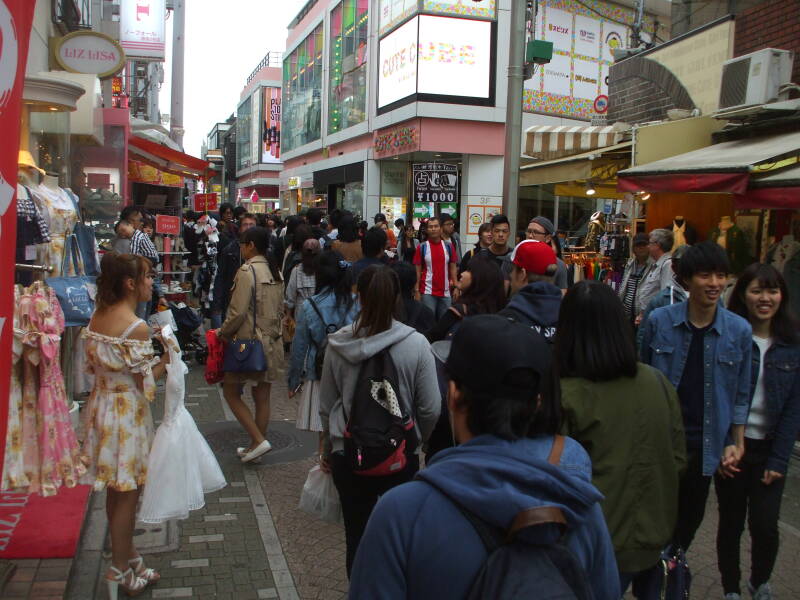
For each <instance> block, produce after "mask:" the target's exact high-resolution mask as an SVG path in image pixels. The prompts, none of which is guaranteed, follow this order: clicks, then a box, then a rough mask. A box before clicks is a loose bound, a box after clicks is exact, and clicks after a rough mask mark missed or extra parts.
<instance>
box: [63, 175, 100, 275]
mask: <svg viewBox="0 0 800 600" xmlns="http://www.w3.org/2000/svg"><path fill="white" fill-rule="evenodd" d="M67 194H68V195H69V197H70V199H71V200H72V205H73V206H74V207H75V212H76V213H77V215H78V222H77V223H75V227H74V228H73V230H72V233H73V235H74V236H75V239H76V241H77V244H78V248H79V249H80V252H81V259H82V260H83V267H84V273H85V274H86V275H89V276H90V277H95V276H97V275H100V265H99V263H98V262H97V250H96V248H95V246H96V245H97V237H96V236H95V230H94V227H92V226H90V225H86V224H85V223H84V222H83V216H82V215H81V209H80V207H79V206H78V199H77V196H75V194H73V193H72V192H71V191H69V190H67Z"/></svg>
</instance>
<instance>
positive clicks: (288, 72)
mask: <svg viewBox="0 0 800 600" xmlns="http://www.w3.org/2000/svg"><path fill="white" fill-rule="evenodd" d="M322 43H323V34H322V24H320V25H319V27H317V28H316V29H315V30H314V31H313V32H312V33H311V35H309V36H308V37H307V38H306V39H305V40H303V41H302V42H300V45H299V46H297V48H295V49H294V50H293V51H292V53H291V54H290V55H289V56H287V57H286V58H285V59H284V60H283V107H282V112H283V114H282V119H281V123H282V124H281V143H282V144H283V150H284V152H286V151H289V150H294V149H295V148H299V147H300V146H302V145H303V144H308V143H309V142H313V141H315V140H318V139H319V137H320V125H321V120H322V119H321V118H322Z"/></svg>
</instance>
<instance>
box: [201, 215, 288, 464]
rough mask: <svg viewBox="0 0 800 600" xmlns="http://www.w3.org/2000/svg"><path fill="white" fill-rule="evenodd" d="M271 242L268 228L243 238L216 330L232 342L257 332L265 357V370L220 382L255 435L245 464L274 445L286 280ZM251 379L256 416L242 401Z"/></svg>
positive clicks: (244, 454)
mask: <svg viewBox="0 0 800 600" xmlns="http://www.w3.org/2000/svg"><path fill="white" fill-rule="evenodd" d="M269 240H270V235H269V232H268V231H267V230H266V229H264V228H263V227H252V228H250V229H248V230H247V231H245V232H244V233H243V234H242V237H241V238H240V239H239V246H240V248H241V251H242V258H243V259H244V260H245V263H244V264H243V265H242V267H241V268H240V269H239V270H238V271H237V272H236V278H235V279H234V281H233V291H232V292H231V301H230V304H229V305H228V313H227V316H226V318H225V322H224V323H223V324H222V327H220V328H219V330H217V335H218V336H220V337H222V339H224V340H225V341H226V342H228V343H231V342H232V341H233V340H236V339H252V338H253V332H254V331H255V334H256V336H257V337H258V338H259V339H260V340H261V344H262V346H263V348H264V356H265V357H266V359H267V370H266V371H258V372H247V373H242V372H237V373H232V372H226V373H225V379H224V380H223V383H222V391H223V395H224V396H225V400H226V401H227V403H228V406H230V408H231V412H233V414H234V415H235V416H236V419H237V420H238V421H239V423H240V424H241V425H242V427H244V429H245V431H247V433H248V435H249V436H250V439H251V444H250V446H249V447H248V448H238V449H237V453H238V454H239V456H240V457H241V459H242V462H249V461H251V460H254V459H256V458H258V457H259V456H261V455H262V454H264V453H265V452H269V451H270V450H271V449H272V446H271V445H270V443H269V442H268V441H267V439H266V435H267V426H268V425H269V394H270V390H271V387H272V382H273V381H275V380H276V379H277V377H278V372H279V371H280V368H281V366H282V364H283V344H282V342H281V324H282V321H283V315H282V312H283V279H282V278H281V274H280V272H279V271H278V267H277V265H276V264H275V260H274V258H273V257H272V254H271V253H270V252H269ZM254 293H255V304H256V308H255V314H254V311H253V294H254ZM247 383H250V384H252V386H253V402H254V404H255V408H256V410H255V417H254V416H253V413H252V412H250V409H249V408H248V406H247V405H246V404H245V403H244V401H243V400H242V390H243V388H244V385H245V384H247Z"/></svg>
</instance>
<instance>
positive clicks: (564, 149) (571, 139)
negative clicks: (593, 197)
mask: <svg viewBox="0 0 800 600" xmlns="http://www.w3.org/2000/svg"><path fill="white" fill-rule="evenodd" d="M629 131H630V127H627V126H624V127H621V126H618V125H608V126H604V127H569V126H554V125H535V126H534V127H529V128H528V129H526V130H525V154H527V155H528V156H532V157H533V158H538V159H540V160H551V159H554V158H560V157H562V156H570V155H572V154H580V153H582V152H588V151H590V150H594V149H596V148H602V147H603V146H613V145H614V144H618V143H619V142H621V141H622V138H623V136H624V135H625V134H626V133H627V132H629Z"/></svg>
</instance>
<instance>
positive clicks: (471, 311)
mask: <svg viewBox="0 0 800 600" xmlns="http://www.w3.org/2000/svg"><path fill="white" fill-rule="evenodd" d="M458 289H459V295H458V297H457V299H456V300H455V301H454V302H453V305H452V306H451V307H450V308H449V309H447V311H446V312H445V313H444V315H443V316H442V318H441V319H439V320H438V321H437V323H436V325H434V326H433V328H432V329H431V330H430V331H429V332H428V339H429V340H430V341H431V342H436V341H438V340H442V339H444V338H445V336H447V334H448V333H449V332H450V331H451V330H452V329H453V326H454V325H456V324H457V323H459V322H460V321H461V320H462V319H464V318H465V317H469V316H471V315H484V314H494V313H496V312H498V311H500V310H501V309H502V308H503V307H504V306H505V305H506V291H505V287H504V285H503V274H502V273H501V271H500V269H498V268H497V266H496V265H494V264H493V263H492V262H491V261H489V260H487V259H485V258H482V257H478V258H476V259H475V260H471V261H470V263H469V265H468V266H467V269H466V270H465V271H462V272H461V276H460V277H459V283H458Z"/></svg>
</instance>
